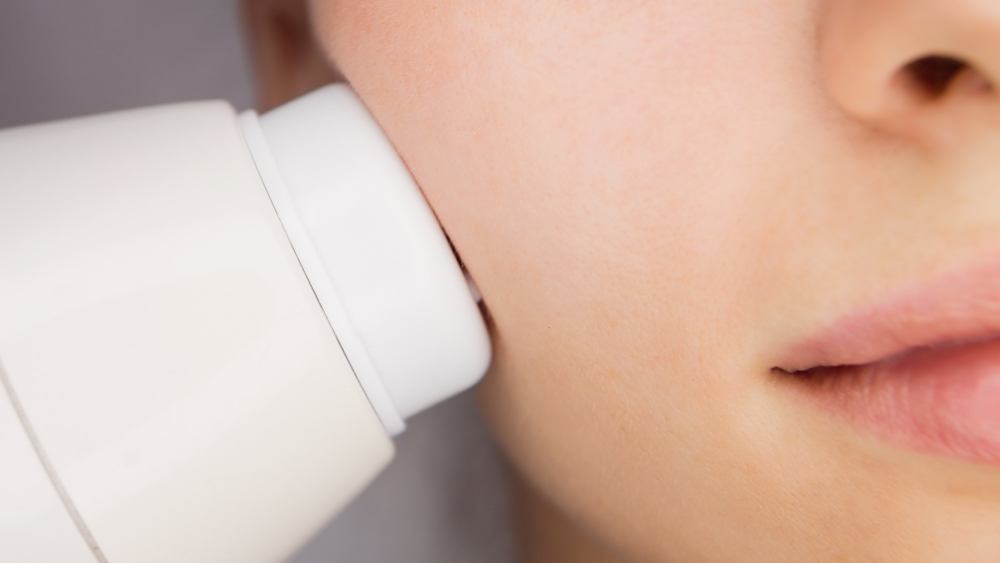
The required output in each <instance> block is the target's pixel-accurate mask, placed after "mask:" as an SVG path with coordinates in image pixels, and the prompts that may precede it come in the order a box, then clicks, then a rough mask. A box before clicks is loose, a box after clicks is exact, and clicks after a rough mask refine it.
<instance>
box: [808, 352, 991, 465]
mask: <svg viewBox="0 0 1000 563" xmlns="http://www.w3.org/2000/svg"><path fill="white" fill-rule="evenodd" d="M790 375H793V376H795V377H798V378H800V379H801V380H802V381H803V382H804V383H806V384H807V387H808V389H809V391H811V392H812V393H813V394H814V395H815V396H816V397H817V398H818V399H820V400H821V401H822V402H823V403H824V404H825V405H826V406H828V407H830V408H831V409H833V410H835V411H838V412H840V413H842V414H845V415H847V416H848V417H849V418H850V419H852V420H853V421H855V422H857V423H859V424H861V425H863V426H867V427H868V428H870V429H871V430H872V431H874V432H875V433H876V434H877V435H879V436H881V437H882V438H885V439H887V440H890V441H893V442H897V443H899V444H902V445H904V446H907V447H910V448H913V449H917V450H920V451H924V452H928V453H934V454H944V455H948V456H952V457H958V458H962V459H966V460H971V461H977V462H985V463H1000V339H993V340H989V341H982V342H977V343H968V344H956V345H949V346H940V347H932V348H925V349H918V350H914V351H911V352H908V353H905V354H902V355H900V356H897V357H894V358H890V359H886V360H882V361H879V362H875V363H872V364H865V365H860V366H841V367H821V368H813V369H811V370H807V371H803V372H795V373H793V374H790Z"/></svg>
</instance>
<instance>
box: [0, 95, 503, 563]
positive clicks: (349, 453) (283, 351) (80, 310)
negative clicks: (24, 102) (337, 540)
mask: <svg viewBox="0 0 1000 563" xmlns="http://www.w3.org/2000/svg"><path fill="white" fill-rule="evenodd" d="M307 98H308V99H306V101H304V102H293V107H292V109H289V110H284V112H283V110H281V109H279V110H278V111H276V112H274V116H273V117H269V115H270V114H265V115H264V116H263V117H261V118H260V119H259V120H258V119H257V116H256V115H255V114H246V115H244V116H243V117H242V118H240V117H238V116H237V115H236V113H235V112H234V111H233V109H232V108H231V107H230V106H228V105H227V104H225V103H222V102H200V103H190V104H182V105H176V106H164V107H158V108H149V109H142V110H133V111H129V112H122V113H117V114H108V115H103V116H96V117H88V118H81V119H76V120H69V121H64V122H57V123H52V124H43V125H37V126H31V127H25V128H18V129H12V130H8V131H0V381H2V387H0V460H2V461H0V560H2V561H46V562H47V561H53V562H56V561H58V562H75V561H81V562H83V561H87V562H93V561H110V562H112V563H119V562H142V563H156V562H168V561H170V562H177V561H184V562H185V563H196V562H202V561H204V562H214V563H225V562H230V561H232V562H241V563H242V562H262V563H265V562H274V561H279V560H282V559H284V558H286V557H288V556H289V555H290V554H291V553H292V552H293V551H294V550H295V549H297V548H298V547H299V546H300V545H301V544H302V543H304V542H305V541H306V540H307V539H308V538H309V537H310V536H311V535H313V534H314V533H316V532H317V531H318V530H319V529H320V528H321V527H322V526H323V525H324V524H325V523H326V522H327V521H328V520H329V519H330V518H331V517H332V516H333V515H334V514H336V512H337V511H339V510H340V509H341V508H342V507H343V506H344V505H345V504H346V503H348V502H349V501H350V500H351V499H352V498H353V497H354V496H355V495H356V494H357V493H358V492H360V491H361V490H362V489H363V488H364V487H365V486H366V485H367V484H368V483H369V482H370V481H371V480H372V479H373V478H374V476H375V475H376V474H377V473H378V472H379V471H380V470H381V469H382V468H383V467H384V466H385V464H387V463H388V462H389V460H390V459H391V457H392V452H393V447H392V441H391V435H392V434H395V433H398V432H399V431H401V430H402V420H403V419H405V417H406V416H408V415H410V414H412V413H413V412H416V411H418V410H421V409H422V408H425V407H426V406H429V405H430V404H432V403H434V402H437V401H439V400H441V399H443V398H445V397H446V396H448V395H451V394H454V393H456V392H458V391H460V390H461V389H463V388H465V387H468V386H469V385H471V384H473V383H474V382H475V381H476V380H477V379H478V378H479V377H480V376H481V375H482V373H483V372H484V371H485V369H486V367H487V365H488V362H489V342H488V337H487V335H486V331H485V327H484V326H483V324H482V319H481V318H480V316H479V314H478V309H477V306H476V303H475V300H474V298H473V297H472V296H471V294H470V293H469V291H468V289H467V287H466V285H465V280H464V278H463V276H462V272H461V270H460V269H459V267H458V265H457V263H456V262H455V258H454V256H453V255H452V254H451V251H450V249H449V248H448V245H447V241H446V239H445V238H444V235H443V233H441V231H440V228H439V227H438V226H437V224H436V222H435V221H434V219H433V215H432V214H431V213H430V210H429V209H427V207H426V204H425V203H424V202H423V199H422V197H421V196H420V193H419V190H417V189H416V186H415V185H413V184H412V179H410V178H409V175H408V174H406V171H405V167H403V166H402V163H401V162H399V160H398V158H397V157H396V156H395V154H394V152H393V151H392V150H391V145H389V143H388V141H387V140H385V139H384V137H382V135H381V132H380V130H379V129H378V127H377V125H375V124H374V121H373V120H371V118H370V116H368V114H367V112H366V111H365V110H364V107H363V106H362V105H361V104H360V102H359V101H358V100H357V99H356V98H355V97H354V96H353V94H352V93H351V92H350V91H349V90H347V89H346V87H342V86H339V87H330V88H327V89H326V90H324V91H320V92H317V93H314V94H312V95H310V97H307ZM295 104H297V105H295ZM269 120H270V121H269ZM310 155H311V156H310ZM310 159H311V160H310ZM359 194H360V195H359ZM333 223H336V224H337V225H338V226H336V227H330V226H329V225H330V224H333ZM349 235H350V236H349Z"/></svg>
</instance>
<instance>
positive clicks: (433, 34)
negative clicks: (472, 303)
mask: <svg viewBox="0 0 1000 563" xmlns="http://www.w3.org/2000/svg"><path fill="white" fill-rule="evenodd" d="M592 4H594V5H598V4H599V5H600V6H601V7H600V8H589V9H588V8H582V7H578V9H576V10H569V9H567V8H565V7H563V8H561V10H563V11H559V12H558V13H556V8H555V7H554V6H557V5H560V6H562V5H563V4H561V3H557V2H532V3H521V2H504V3H489V4H484V5H479V4H478V3H476V4H472V3H454V4H449V3H445V4H442V5H439V7H437V8H427V7H426V5H425V4H423V3H421V2H417V1H412V2H398V3H395V4H394V5H393V8H392V9H387V8H384V7H381V6H380V5H381V3H374V2H372V3H365V2H345V3H340V2H322V3H320V4H317V12H318V13H317V17H318V18H319V21H320V26H321V31H322V35H323V36H324V37H325V38H326V44H327V47H328V48H329V50H330V51H331V53H332V54H333V56H334V58H335V59H336V60H337V61H338V63H339V64H340V66H341V68H342V70H343V72H344V74H345V75H346V76H347V77H348V79H350V80H351V82H352V83H353V85H354V87H355V88H356V89H357V90H358V91H359V92H360V93H361V95H362V97H363V98H364V99H365V100H366V102H367V103H368V104H369V105H370V106H371V108H372V110H373V112H374V114H375V115H376V117H377V118H378V119H379V120H380V122H381V123H382V125H383V127H385V128H386V130H387V132H388V133H389V136H390V138H392V139H393V140H394V142H395V143H396V144H397V148H398V149H399V150H400V152H401V154H402V156H403V158H404V160H406V162H407V164H408V165H409V166H410V168H411V171H412V172H413V174H414V176H415V177H416V178H417V180H418V183H419V184H420V185H421V186H422V188H423V189H424V191H425V194H426V196H427V198H428V199H429V201H430V203H431V205H432V206H433V208H434V209H435V211H436V213H437V214H438V217H439V219H440V220H441V222H442V224H443V225H444V227H445V229H446V230H447V231H448V233H449V235H450V237H451V239H452V242H453V243H454V245H455V247H456V250H457V251H458V253H459V254H460V255H461V256H462V259H463V261H464V262H465V263H466V265H467V266H468V268H469V270H470V272H471V273H472V274H473V276H474V277H475V279H476V281H477V283H478V284H479V286H480V288H481V289H482V291H483V293H484V295H485V296H486V300H487V303H488V306H489V308H490V311H491V315H492V317H493V323H494V343H495V346H496V361H495V365H494V368H493V370H492V372H491V374H490V375H489V377H488V379H487V381H486V383H485V384H484V386H483V388H482V396H483V402H484V405H485V408H486V412H487V416H488V417H489V418H490V420H491V424H492V425H493V427H494V428H495V429H496V431H497V434H498V435H499V437H500V439H501V441H503V442H504V444H505V446H506V448H507V450H508V451H509V452H510V453H511V455H512V456H513V457H514V459H515V462H516V463H517V464H518V465H519V466H520V467H521V468H522V469H524V470H525V473H527V474H528V475H529V476H530V477H531V478H532V479H533V480H535V481H536V482H537V483H538V484H540V485H541V486H542V488H543V490H546V491H549V492H551V494H552V495H553V496H555V497H557V500H559V501H560V503H561V504H562V505H563V506H564V507H568V508H570V511H571V512H573V513H575V514H580V515H582V517H583V519H584V520H586V521H587V523H588V524H591V525H593V526H594V527H595V528H602V529H604V530H612V531H613V534H614V535H617V536H620V537H623V538H624V537H627V538H634V539H635V541H634V543H635V544H637V545H647V546H648V545H651V544H653V545H655V544H656V543H657V542H658V541H661V540H662V536H663V533H664V532H663V531H664V529H671V530H676V531H677V532H676V533H678V534H681V533H682V532H681V531H683V533H684V534H687V536H688V537H689V538H693V537H700V538H710V537H713V536H716V537H718V536H719V534H721V533H724V531H721V530H714V529H712V528H711V524H710V523H712V522H719V521H737V522H740V523H741V524H742V525H743V526H745V530H744V531H743V533H747V532H746V531H747V530H754V531H755V533H757V534H760V535H762V536H764V537H776V538H780V537H782V535H783V534H782V533H781V532H780V530H778V528H780V527H781V526H782V525H783V524H788V520H787V517H786V518H782V517H781V515H780V514H776V512H778V511H780V510H781V508H782V502H785V503H786V504H785V508H787V506H788V505H790V504H792V503H808V502H816V503H817V505H818V506H836V504H837V502H836V501H835V500H833V499H827V500H820V499H817V498H816V496H815V495H816V494H820V495H822V494H824V493H823V491H829V490H831V488H830V487H825V488H818V489H817V490H818V491H820V492H819V493H815V494H813V495H812V496H811V497H808V498H807V497H806V496H802V495H801V491H800V490H796V487H795V486H792V485H790V484H789V483H790V482H792V481H795V479H794V478H788V476H787V474H786V472H785V471H784V470H783V468H782V466H783V465H784V464H786V463H787V464H789V465H794V463H793V462H791V461H790V460H789V456H792V457H794V455H800V454H796V453H795V452H788V451H787V449H788V448H785V450H781V449H779V448H777V447H776V446H775V444H778V443H780V442H781V441H782V440H791V441H794V440H795V439H797V438H796V437H795V436H788V435H779V433H778V432H777V431H776V430H774V428H776V427H780V426H781V425H773V424H768V420H769V419H773V418H775V417H777V416H781V413H780V409H777V408H773V407H774V405H772V404H770V403H769V402H768V401H767V400H766V399H765V398H764V397H763V393H762V392H761V388H762V386H761V385H760V383H761V381H762V379H761V378H763V377H765V376H766V374H767V369H768V367H769V366H767V365H766V364H764V363H762V359H761V358H760V357H758V355H757V351H758V350H761V349H764V348H765V346H764V343H765V342H766V341H767V340H768V339H769V338H770V337H771V335H770V333H769V330H768V326H767V324H766V323H761V320H760V319H762V318H764V317H765V316H766V315H764V314H763V313H762V311H764V310H765V308H767V307H772V306H773V305H774V300H776V299H780V297H774V296H775V295H777V294H779V293H780V292H775V291H774V289H773V288H772V287H768V286H769V285H770V284H771V283H772V282H773V281H774V280H773V277H772V271H773V267H772V266H773V263H774V262H775V261H776V260H775V259H774V258H773V257H768V256H767V255H762V254H761V252H760V250H759V249H760V248H762V246H761V245H762V244H763V241H768V240H771V239H772V238H773V237H774V233H773V232H772V231H771V228H770V227H769V225H770V224H771V223H772V222H774V220H775V219H776V218H779V217H782V216H785V215H787V214H788V213H789V212H790V209H788V208H787V207H785V206H783V205H782V204H781V203H780V202H782V201H785V198H781V197H776V194H780V193H781V191H782V190H784V189H786V188H787V181H786V178H784V176H783V174H785V172H784V170H785V169H786V168H787V166H783V164H784V159H786V158H788V157H787V153H788V151H782V156H781V157H780V158H779V157H777V156H776V154H777V152H778V151H776V150H775V149H774V147H776V146H779V145H781V144H782V139H783V138H785V137H795V138H799V139H809V138H810V137H811V136H813V135H812V134H811V133H810V132H809V131H810V128H811V127H812V126H813V125H814V124H808V123H801V122H799V121H796V118H795V117H793V116H800V115H805V114H808V113H809V112H808V111H806V110H805V108H792V107H787V106H786V107H783V108H775V107H773V104H772V100H774V99H779V98H780V99H807V98H808V96H806V95H797V94H801V92H799V93H789V92H788V89H799V90H802V91H803V92H804V91H807V90H808V89H809V88H810V87H811V86H810V84H808V81H807V80H806V79H803V81H802V83H796V84H790V83H789V82H788V81H787V80H785V81H781V80H779V78H780V77H782V76H787V75H789V74H794V75H797V76H802V77H808V76H809V72H807V71H806V70H804V67H806V66H807V65H808V64H809V62H808V61H807V60H805V55H802V54H801V53H803V51H802V50H801V49H797V48H795V47H793V46H794V45H799V44H808V41H806V40H804V39H803V37H801V36H799V35H797V34H798V33H800V31H801V33H802V34H806V33H807V31H805V30H808V29H809V27H808V26H807V25H806V23H805V22H807V21H808V20H809V18H808V14H807V9H806V8H805V7H803V8H801V9H799V10H794V9H789V8H787V7H783V8H782V9H780V10H779V9H777V4H778V3H773V2H749V3H748V2H734V3H732V5H725V4H726V3H725V2H722V3H709V4H705V3H697V2H663V3H649V2H638V1H629V2H621V3H608V2H602V3H596V2H595V3H592ZM771 4H774V6H771ZM781 4H783V3H781ZM806 4H809V3H802V5H803V6H804V5H806ZM583 5H589V4H586V3H584V4H583ZM609 5H610V6H609ZM577 6H580V5H579V4H577ZM768 8H774V9H775V13H776V14H777V13H780V14H781V18H778V17H777V16H775V17H774V21H771V22H770V23H769V24H762V25H756V26H747V25H746V22H747V21H748V19H753V18H760V17H761V15H760V13H759V12H760V11H761V10H765V9H768ZM595 11H600V12H601V13H600V14H595V13H594V12H595ZM554 18H556V19H554ZM782 18H784V19H782ZM553 21H558V22H559V25H558V26H555V25H553V23H552V22H553ZM477 22H490V24H491V25H486V24H485V23H483V25H481V26H478V25H476V23H477ZM709 22H710V23H709ZM323 26H326V28H325V31H324V27H323ZM470 26H475V27H474V28H473V27H470ZM777 30H786V31H784V32H782V33H779V32H778V31H777ZM787 30H792V31H791V32H789V31H787ZM796 30H800V31H796ZM769 78H770V80H769ZM807 164H808V162H803V163H801V165H802V166H806V165H807ZM761 202H768V203H767V204H764V203H761ZM775 202H779V203H777V204H776V203H775ZM789 205H790V204H789ZM760 296H771V297H765V298H763V299H762V298H761V297H760ZM609 460H613V463H612V462H609ZM806 481H807V479H804V478H803V479H802V483H803V485H804V484H805V482H806ZM782 490H783V491H784V493H783V494H784V495H786V496H785V497H784V498H783V499H782V498H781V495H780V494H778V493H776V495H775V497H774V498H771V499H769V500H767V502H764V501H763V500H762V499H760V498H758V496H757V495H756V494H755V493H752V492H750V491H782ZM797 495H798V496H797ZM873 498H874V497H873ZM762 514H767V515H768V516H771V517H770V518H762ZM859 521H860V520H859ZM702 523H703V524H702ZM859 525H860V524H859ZM817 529H819V528H817ZM801 537H803V538H806V540H804V541H807V540H808V539H809V538H810V537H811V536H810V535H809V534H805V533H803V534H802V536H801ZM671 543H672V544H673V545H674V548H675V549H681V550H683V545H684V542H683V541H677V539H676V538H674V541H672V542H671ZM740 543H741V542H739V541H737V540H733V541H731V542H729V543H728V545H730V546H732V545H740ZM724 544H726V542H719V545H724ZM692 545H693V543H692ZM649 549H650V550H655V548H649ZM803 553H808V551H803ZM684 555H691V558H694V552H692V553H691V554H683V553H681V554H678V553H676V552H675V553H674V556H677V557H680V559H681V560H684V559H685V557H684ZM730 555H732V554H730ZM761 557H762V558H763V559H766V556H764V555H762V556H761Z"/></svg>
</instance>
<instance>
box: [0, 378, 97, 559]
mask: <svg viewBox="0 0 1000 563" xmlns="http://www.w3.org/2000/svg"><path fill="white" fill-rule="evenodd" d="M2 370H3V366H0V561H4V562H7V561H11V562H15V561H41V562H47V561H52V562H59V563H95V561H97V559H95V557H94V553H93V552H92V551H91V550H90V548H89V547H87V544H86V542H84V541H83V536H81V535H80V533H79V531H77V529H76V526H75V525H74V524H73V520H72V519H71V518H70V516H69V513H68V512H67V510H66V508H65V506H64V505H63V503H62V501H61V500H60V498H59V495H58V493H57V492H56V490H55V488H54V487H53V485H52V482H51V481H50V480H49V477H48V475H47V474H46V473H45V467H44V466H43V465H42V463H41V460H40V459H39V457H38V455H36V453H35V449H34V448H33V447H32V444H31V441H30V440H29V438H28V434H27V432H25V430H24V428H23V427H22V425H21V422H20V419H19V418H18V415H17V412H16V411H15V409H14V404H13V402H12V401H11V400H10V397H8V396H7V393H6V391H5V385H4V384H3V381H2V380H3V379H4V374H3V371H2Z"/></svg>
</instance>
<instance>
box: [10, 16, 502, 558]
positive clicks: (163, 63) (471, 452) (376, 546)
mask: <svg viewBox="0 0 1000 563" xmlns="http://www.w3.org/2000/svg"><path fill="white" fill-rule="evenodd" d="M240 32H241V30H240V25H239V19H238V17H237V10H236V5H235V3H234V2H233V1H232V0H216V1H209V0H85V1H80V0H0V127H5V126H10V125H19V124H26V123H32V122H36V121H42V120H49V119H55V118H60V117H69V116H73V115H79V114H84V113H94V112H100V111H107V110H113V109H122V108H129V107H136V106H141V105H149V104H155V103H164V102H171V101H180V100H190V99H199V98H225V99H228V100H230V101H232V102H233V104H234V105H236V107H237V108H240V109H243V108H247V107H250V106H251V103H252V99H253V95H252V92H251V91H250V84H251V81H250V79H249V65H248V64H247V59H246V53H245V51H244V45H243V42H242V38H241V36H240ZM397 446H398V455H397V458H396V461H395V462H394V464H393V465H392V466H391V467H390V468H389V469H388V470H387V471H386V472H385V473H383V474H382V475H381V476H380V477H379V479H378V480H377V481H376V483H375V484H374V485H373V486H372V487H371V488H370V489H369V490H368V491H366V492H365V493H364V494H363V495H362V496H361V497H360V498H359V499H358V500H357V501H356V502H355V503H354V504H353V505H351V507H350V508H348V510H347V511H346V512H345V513H343V514H342V515H341V516H340V517H338V518H337V519H336V521H334V522H333V523H332V524H331V525H330V526H329V527H328V528H327V529H326V530H324V531H323V532H322V533H321V534H320V535H319V536H318V537H317V538H315V540H314V541H313V542H312V543H311V544H309V545H308V546H306V547H305V549H304V550H303V551H302V552H301V553H300V554H299V555H297V556H296V557H295V558H294V559H293V560H292V561H294V562H295V563H319V562H333V563H388V562H406V563H451V562H455V563H458V562H467V561H468V562H475V563H501V562H504V563H506V562H510V561H513V560H514V556H513V554H514V550H513V545H514V542H513V538H512V533H511V526H510V525H509V496H508V491H507V488H506V482H505V479H504V475H503V469H502V464H501V462H500V460H499V458H498V456H497V454H496V451H495V448H494V446H493V444H492V442H491V441H490V439H489V437H488V436H487V434H486V432H485V430H484V428H483V426H482V422H481V421H480V419H479V416H478V413H477V412H476V410H475V407H474V405H473V404H472V400H471V396H470V395H469V394H466V395H463V396H461V397H458V398H456V399H454V400H452V401H449V402H447V403H445V404H444V405H441V406H439V407H438V408H436V409H433V410H432V411H430V412H428V413H425V414H422V415H420V416H418V417H416V418H415V419H413V420H411V421H410V428H409V429H408V430H407V432H406V433H405V434H404V435H403V436H402V437H401V438H400V439H399V440H398V441H397Z"/></svg>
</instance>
